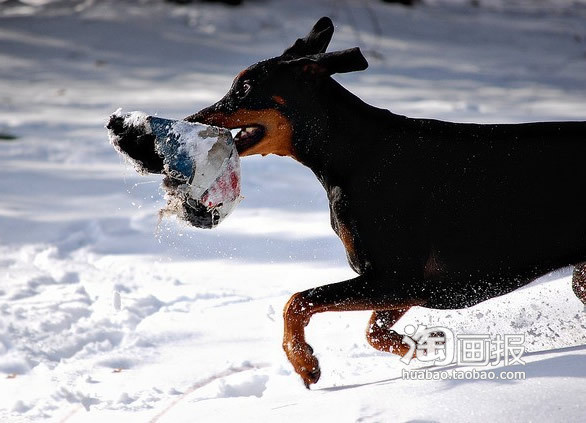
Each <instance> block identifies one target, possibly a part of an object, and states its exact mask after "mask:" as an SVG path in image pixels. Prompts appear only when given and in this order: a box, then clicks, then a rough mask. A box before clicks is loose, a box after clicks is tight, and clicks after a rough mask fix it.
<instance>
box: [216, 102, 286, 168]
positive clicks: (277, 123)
mask: <svg viewBox="0 0 586 423" xmlns="http://www.w3.org/2000/svg"><path fill="white" fill-rule="evenodd" d="M205 123H207V124H208V125H215V126H222V127H225V128H229V129H234V128H242V127H246V126H253V125H262V126H263V127H264V128H265V136H264V137H263V138H262V139H261V140H260V141H259V142H258V143H256V144H254V145H252V146H250V147H249V148H247V149H246V150H244V151H242V152H241V153H240V156H242V157H244V156H251V155H253V154H262V155H263V156H266V155H267V154H276V155H278V156H289V157H293V158H296V155H295V152H294V150H293V127H292V126H291V123H290V122H289V119H287V118H286V117H285V116H284V115H283V114H282V113H281V112H279V111H278V110H275V109H262V110H249V109H240V110H238V111H236V112H234V113H232V114H230V115H226V114H223V113H212V114H210V115H209V116H206V118H205Z"/></svg>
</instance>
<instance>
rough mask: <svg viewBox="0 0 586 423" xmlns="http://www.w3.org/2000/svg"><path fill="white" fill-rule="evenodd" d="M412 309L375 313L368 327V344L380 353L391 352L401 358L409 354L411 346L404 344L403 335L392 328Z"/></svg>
mask: <svg viewBox="0 0 586 423" xmlns="http://www.w3.org/2000/svg"><path fill="white" fill-rule="evenodd" d="M410 308H411V307H405V308H398V309H395V310H383V311H374V312H373V313H372V316H370V321H369V322H368V326H367V327H366V340H367V341H368V343H369V344H370V345H371V346H372V347H373V348H376V349H377V350H380V351H385V352H391V353H393V354H397V355H400V356H404V355H405V354H407V352H408V351H409V345H407V344H405V343H404V342H403V335H401V334H399V333H397V332H395V331H394V330H391V326H393V325H394V324H395V323H397V321H398V320H399V319H400V318H401V317H403V315H404V314H405V313H407V310H409V309H410Z"/></svg>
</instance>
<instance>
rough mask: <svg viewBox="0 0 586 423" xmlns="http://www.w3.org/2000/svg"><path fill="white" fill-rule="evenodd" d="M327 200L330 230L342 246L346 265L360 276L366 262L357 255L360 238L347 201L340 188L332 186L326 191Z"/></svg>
mask: <svg viewBox="0 0 586 423" xmlns="http://www.w3.org/2000/svg"><path fill="white" fill-rule="evenodd" d="M328 200H329V203H330V220H331V224H332V228H333V229H334V232H335V233H336V234H337V235H338V237H339V238H340V239H341V240H342V243H343V244H344V248H345V249H346V256H347V258H348V263H349V264H350V266H351V267H352V269H353V270H354V271H355V272H357V273H358V274H362V273H364V272H365V271H366V270H367V268H368V261H367V260H365V259H364V258H363V257H361V254H359V252H360V238H359V235H358V232H357V228H356V225H355V222H354V220H353V218H352V216H351V213H350V207H349V204H348V199H347V198H346V196H345V195H344V194H343V192H342V189H341V188H340V187H338V186H334V187H331V188H330V189H328Z"/></svg>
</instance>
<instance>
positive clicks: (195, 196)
mask: <svg viewBox="0 0 586 423" xmlns="http://www.w3.org/2000/svg"><path fill="white" fill-rule="evenodd" d="M107 127H108V135H109V138H110V142H111V143H112V145H113V146H114V148H115V149H116V150H117V151H118V152H120V153H121V154H122V155H124V156H125V157H126V158H127V159H128V160H129V161H130V162H131V163H132V164H133V165H134V167H135V169H136V170H137V171H138V172H139V173H142V174H147V173H163V174H164V175H165V178H164V180H163V184H162V187H163V189H164V191H165V198H166V200H167V205H166V206H165V207H164V208H163V209H162V210H161V211H160V216H165V215H176V216H177V217H179V218H180V219H182V220H184V221H186V222H188V223H190V224H191V225H193V226H196V227H198V228H213V227H215V226H217V225H218V224H219V223H220V222H221V221H222V220H223V219H225V218H226V217H227V216H228V215H229V214H230V213H231V212H232V211H233V210H234V208H236V206H237V205H238V203H239V202H240V199H241V197H240V159H239V157H238V152H237V151H236V147H235V145H234V141H233V140H232V135H231V134H230V131H229V130H227V129H223V128H218V127H215V126H208V125H203V124H198V123H191V122H186V121H178V120H171V119H163V118H159V117H155V116H148V115H147V114H146V113H142V112H131V113H124V112H123V111H122V109H118V110H116V111H115V112H114V113H113V114H112V115H111V116H110V122H109V124H108V126H107Z"/></svg>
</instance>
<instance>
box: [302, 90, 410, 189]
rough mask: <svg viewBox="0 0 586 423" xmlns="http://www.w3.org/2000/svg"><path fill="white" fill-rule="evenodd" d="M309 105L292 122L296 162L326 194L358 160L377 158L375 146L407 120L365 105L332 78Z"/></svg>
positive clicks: (384, 110) (387, 111)
mask: <svg viewBox="0 0 586 423" xmlns="http://www.w3.org/2000/svg"><path fill="white" fill-rule="evenodd" d="M312 105H313V107H311V108H308V109H305V110H304V111H303V115H300V116H296V118H295V121H296V122H295V126H294V135H293V136H294V146H295V148H296V159H297V160H298V161H299V162H301V163H302V164H304V165H305V166H307V167H309V168H310V169H311V170H312V171H313V172H314V173H315V175H316V176H317V178H318V179H319V180H320V182H321V183H322V185H324V187H325V188H326V190H327V189H328V187H329V186H331V185H335V184H336V179H337V175H340V177H341V176H342V175H347V174H348V172H349V171H351V168H352V166H353V165H354V164H356V163H357V162H358V161H359V160H364V159H367V157H368V154H376V151H372V150H373V146H375V145H376V142H384V139H385V138H388V137H389V136H390V135H389V134H390V133H391V132H392V130H393V127H395V129H396V124H397V122H400V121H402V120H404V119H406V118H405V117H403V116H399V115H395V114H393V113H391V112H390V111H389V110H386V109H380V108H377V107H374V106H371V105H369V104H367V103H365V102H364V101H362V100H361V99H360V98H358V97H357V96H356V95H354V94H352V93H351V92H350V91H348V90H347V89H345V88H344V87H342V86H341V85H340V84H339V83H337V82H336V81H334V80H333V79H331V78H329V79H328V81H326V82H325V83H324V85H323V86H322V87H320V89H319V90H318V91H317V92H316V96H315V98H314V101H313V102H312ZM375 141H376V142H375ZM375 148H376V147H375ZM361 165H363V164H361Z"/></svg>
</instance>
